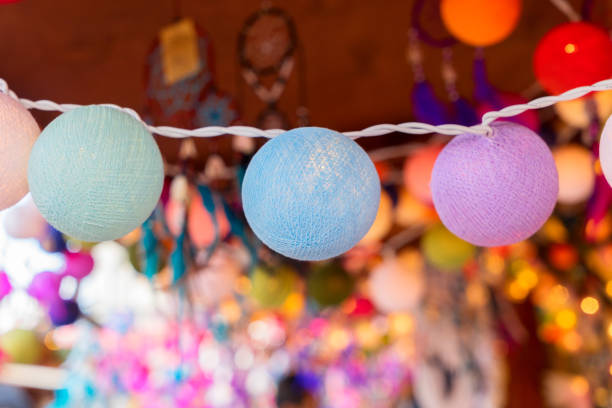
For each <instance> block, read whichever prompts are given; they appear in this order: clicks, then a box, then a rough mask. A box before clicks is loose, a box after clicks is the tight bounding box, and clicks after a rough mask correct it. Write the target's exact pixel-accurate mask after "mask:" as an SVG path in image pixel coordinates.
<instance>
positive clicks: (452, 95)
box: [442, 48, 480, 126]
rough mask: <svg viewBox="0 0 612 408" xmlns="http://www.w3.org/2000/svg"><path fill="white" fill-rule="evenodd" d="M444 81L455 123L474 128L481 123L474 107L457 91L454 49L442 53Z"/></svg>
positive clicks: (447, 49) (446, 49)
mask: <svg viewBox="0 0 612 408" xmlns="http://www.w3.org/2000/svg"><path fill="white" fill-rule="evenodd" d="M442 79H443V80H444V85H445V86H446V93H447V94H448V99H449V101H450V102H451V103H452V116H453V117H454V119H453V122H454V123H457V124H459V125H463V126H472V125H475V124H477V123H479V122H480V121H479V120H478V116H477V115H476V111H475V110H474V108H473V107H472V105H471V104H470V103H469V102H468V101H467V100H466V99H465V98H463V97H462V96H461V95H459V91H458V90H457V71H455V67H453V51H452V48H445V49H444V50H443V51H442Z"/></svg>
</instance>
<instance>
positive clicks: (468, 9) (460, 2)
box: [440, 0, 521, 47]
mask: <svg viewBox="0 0 612 408" xmlns="http://www.w3.org/2000/svg"><path fill="white" fill-rule="evenodd" d="M440 14H441V16H442V21H443V22H444V25H445V26H446V28H447V29H448V31H450V32H451V34H452V35H454V36H455V37H457V38H458V39H459V40H461V41H463V42H464V43H466V44H469V45H473V46H475V47H484V46H487V45H492V44H495V43H498V42H500V41H502V40H503V39H505V38H506V37H507V36H508V35H510V33H511V32H512V31H513V30H514V28H515V27H516V25H517V23H518V20H519V17H520V14H521V0H494V1H491V0H442V2H441V3H440Z"/></svg>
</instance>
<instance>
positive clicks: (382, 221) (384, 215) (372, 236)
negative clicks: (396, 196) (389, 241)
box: [359, 190, 393, 245]
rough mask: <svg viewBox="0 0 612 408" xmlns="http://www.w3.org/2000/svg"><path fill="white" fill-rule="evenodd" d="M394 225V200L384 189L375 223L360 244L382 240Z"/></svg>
mask: <svg viewBox="0 0 612 408" xmlns="http://www.w3.org/2000/svg"><path fill="white" fill-rule="evenodd" d="M391 227H393V202H392V201H391V197H389V194H387V193H386V192H385V191H384V190H383V191H382V192H381V195H380V202H379V204H378V212H377V213H376V218H375V219H374V223H373V224H372V226H371V227H370V229H369V230H368V232H367V233H366V234H365V235H364V237H363V238H361V241H359V244H360V245H369V244H375V243H377V242H380V241H381V240H382V239H383V238H385V236H387V234H388V233H389V231H391Z"/></svg>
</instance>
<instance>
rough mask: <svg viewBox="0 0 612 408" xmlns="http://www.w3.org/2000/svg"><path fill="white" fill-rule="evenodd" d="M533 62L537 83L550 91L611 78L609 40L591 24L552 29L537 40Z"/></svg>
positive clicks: (610, 41) (559, 91) (611, 64)
mask: <svg viewBox="0 0 612 408" xmlns="http://www.w3.org/2000/svg"><path fill="white" fill-rule="evenodd" d="M533 64H534V70H535V76H536V78H537V79H538V81H539V82H540V85H542V87H543V88H544V89H545V90H546V91H547V92H548V93H550V94H552V95H555V94H560V93H562V92H565V91H567V90H568V89H572V88H576V87H579V86H583V85H590V84H593V83H595V82H598V81H601V80H604V79H608V78H610V77H612V40H611V39H610V36H609V35H608V33H607V32H606V31H605V30H604V29H602V28H600V27H598V26H596V25H594V24H591V23H585V22H573V23H566V24H561V25H559V26H557V27H555V28H553V29H552V30H551V31H550V32H548V34H546V35H545V36H544V37H543V38H542V39H541V40H540V42H539V43H538V46H537V48H536V51H535V54H534V57H533Z"/></svg>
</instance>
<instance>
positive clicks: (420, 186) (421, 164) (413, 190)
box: [404, 145, 443, 205]
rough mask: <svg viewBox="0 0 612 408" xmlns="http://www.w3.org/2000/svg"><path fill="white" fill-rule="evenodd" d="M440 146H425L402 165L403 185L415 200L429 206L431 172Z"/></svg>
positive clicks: (440, 149)
mask: <svg viewBox="0 0 612 408" xmlns="http://www.w3.org/2000/svg"><path fill="white" fill-rule="evenodd" d="M442 147H443V146H441V145H433V146H427V147H425V148H423V149H420V150H419V151H417V152H416V153H415V154H414V155H412V156H411V157H410V158H409V159H407V160H406V162H405V163H404V185H405V186H406V188H407V189H408V191H409V192H410V194H412V195H413V196H414V197H415V198H416V199H418V200H419V201H421V202H422V203H423V204H428V205H431V188H430V187H429V184H430V182H431V171H432V170H433V166H434V163H435V162H436V158H437V157H438V155H439V154H440V152H441V151H442Z"/></svg>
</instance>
